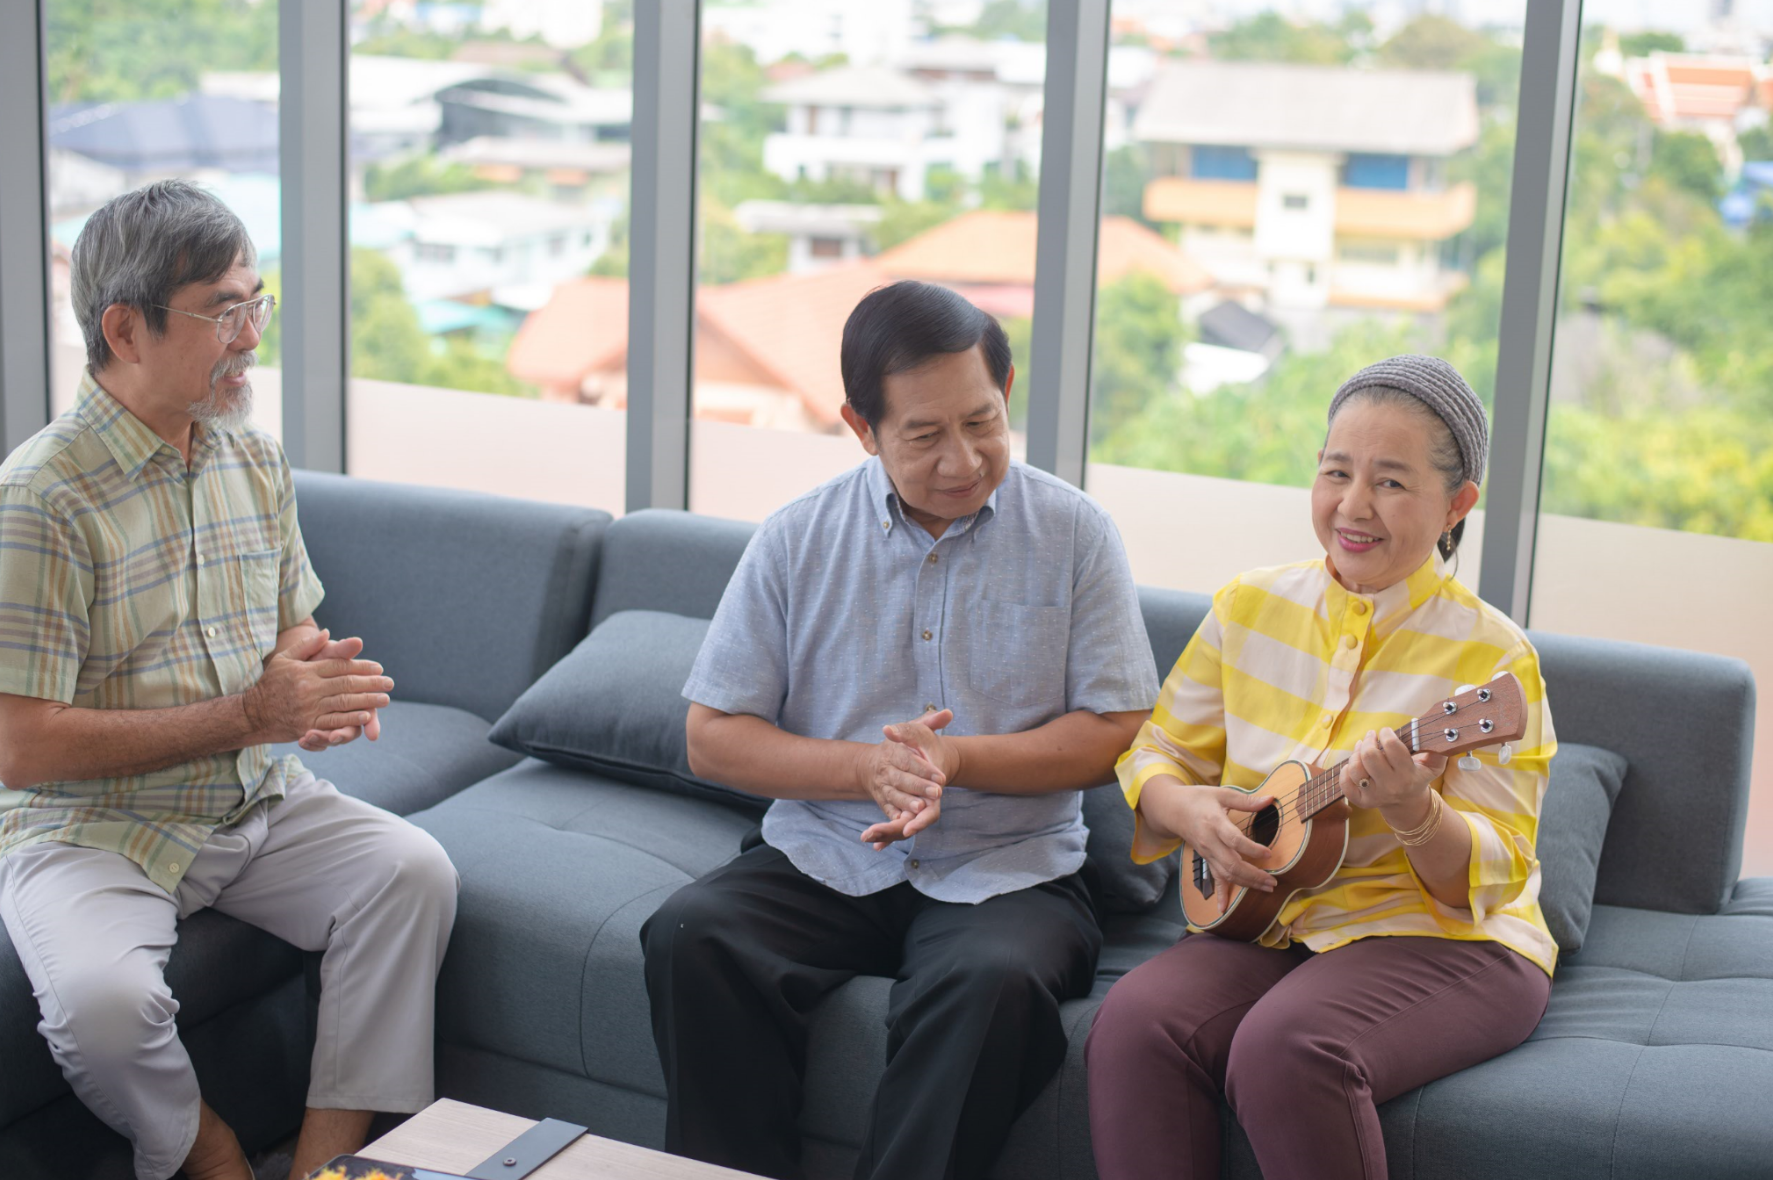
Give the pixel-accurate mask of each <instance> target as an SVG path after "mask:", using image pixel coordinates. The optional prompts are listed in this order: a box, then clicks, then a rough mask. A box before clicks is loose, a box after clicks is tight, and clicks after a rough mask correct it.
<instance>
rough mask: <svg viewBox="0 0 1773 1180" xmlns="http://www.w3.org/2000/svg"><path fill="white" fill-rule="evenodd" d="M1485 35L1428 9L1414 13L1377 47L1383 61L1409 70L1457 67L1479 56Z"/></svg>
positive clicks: (1486, 42)
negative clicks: (1420, 14)
mask: <svg viewBox="0 0 1773 1180" xmlns="http://www.w3.org/2000/svg"><path fill="white" fill-rule="evenodd" d="M1490 45H1491V41H1490V39H1489V38H1488V37H1486V36H1484V35H1483V34H1482V33H1480V32H1478V31H1476V30H1475V29H1468V28H1466V27H1465V26H1464V25H1462V24H1460V23H1459V22H1458V21H1455V20H1450V19H1448V18H1447V17H1444V16H1436V15H1434V14H1433V13H1427V14H1424V15H1422V16H1419V17H1416V18H1415V19H1414V20H1412V21H1410V22H1409V23H1408V24H1406V25H1404V26H1403V27H1402V28H1400V29H1398V31H1397V32H1395V33H1393V34H1392V35H1391V38H1390V40H1388V41H1386V42H1385V43H1384V44H1383V45H1381V46H1380V47H1379V60H1380V62H1382V63H1383V64H1385V65H1388V66H1395V67H1399V68H1402V69H1410V70H1457V69H1462V68H1464V66H1465V65H1466V63H1467V62H1469V61H1471V60H1472V59H1474V58H1476V57H1479V56H1481V55H1482V54H1483V53H1484V51H1485V50H1487V49H1488V48H1489V47H1490Z"/></svg>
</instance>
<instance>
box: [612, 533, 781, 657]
mask: <svg viewBox="0 0 1773 1180" xmlns="http://www.w3.org/2000/svg"><path fill="white" fill-rule="evenodd" d="M756 531H757V526H756V525H753V524H746V523H745V522H743V521H738V520H720V519H717V518H716V517H712V516H697V515H695V514H694V513H690V512H678V511H674V510H672V509H668V508H646V509H642V510H641V511H639V512H630V513H629V514H628V515H626V516H624V517H622V519H620V520H618V521H616V522H615V523H614V524H612V525H611V526H610V527H609V531H608V533H607V534H606V535H605V536H604V539H603V561H602V562H601V564H600V566H599V568H598V571H597V598H596V601H595V602H594V603H593V606H592V613H591V625H592V626H593V627H595V626H596V625H597V624H599V623H601V622H603V620H605V619H607V618H609V617H610V616H611V615H613V614H615V613H616V612H617V611H620V610H662V611H669V612H670V613H671V614H674V615H688V616H690V617H692V618H698V619H712V618H713V617H714V608H715V607H717V606H719V605H720V596H721V594H722V593H723V592H724V591H725V590H726V584H727V581H728V579H730V578H731V577H732V576H733V570H735V569H737V568H738V565H739V557H740V556H741V555H742V554H743V553H744V552H745V545H746V544H747V543H748V542H749V541H750V540H751V534H752V533H754V532H756Z"/></svg>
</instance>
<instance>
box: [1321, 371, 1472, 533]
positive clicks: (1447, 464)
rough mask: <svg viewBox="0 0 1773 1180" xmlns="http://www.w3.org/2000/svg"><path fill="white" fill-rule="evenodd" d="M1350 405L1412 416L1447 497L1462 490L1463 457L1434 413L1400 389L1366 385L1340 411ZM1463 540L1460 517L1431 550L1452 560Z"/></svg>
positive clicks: (1443, 422) (1463, 530) (1450, 428)
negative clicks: (1424, 429)
mask: <svg viewBox="0 0 1773 1180" xmlns="http://www.w3.org/2000/svg"><path fill="white" fill-rule="evenodd" d="M1354 402H1371V403H1373V404H1374V405H1381V406H1402V407H1403V408H1404V409H1406V410H1409V411H1411V412H1413V413H1414V414H1415V415H1416V416H1417V417H1418V418H1421V419H1422V420H1423V421H1424V422H1426V423H1428V424H1429V425H1428V461H1429V463H1430V464H1432V465H1433V467H1434V469H1435V470H1436V471H1438V472H1440V476H1441V482H1442V483H1443V484H1445V485H1446V488H1447V491H1448V493H1449V494H1452V493H1456V492H1458V491H1459V489H1460V488H1462V487H1464V486H1465V456H1464V455H1462V454H1461V453H1460V451H1459V442H1458V440H1457V439H1455V438H1454V437H1453V428H1452V427H1450V426H1448V425H1447V423H1446V420H1445V419H1443V418H1442V417H1441V416H1440V415H1439V414H1437V413H1435V412H1434V408H1433V407H1432V406H1429V405H1427V404H1426V403H1424V402H1423V400H1422V399H1421V398H1419V397H1416V396H1415V395H1414V394H1411V393H1407V392H1405V391H1404V390H1402V389H1393V388H1392V387H1391V386H1389V385H1369V386H1366V387H1365V388H1363V389H1357V390H1355V391H1354V392H1353V393H1351V394H1349V395H1348V401H1347V402H1345V403H1343V407H1344V408H1346V407H1347V406H1348V405H1350V404H1353V403H1354ZM1464 536H1465V518H1464V517H1460V518H1459V523H1458V524H1456V525H1454V526H1453V530H1452V532H1450V533H1443V534H1442V535H1441V536H1440V537H1437V538H1436V539H1435V542H1434V547H1435V548H1436V549H1438V550H1439V551H1440V555H1441V557H1442V558H1443V559H1450V558H1452V556H1453V554H1455V553H1457V552H1458V551H1459V542H1460V540H1461V538H1463V537H1464Z"/></svg>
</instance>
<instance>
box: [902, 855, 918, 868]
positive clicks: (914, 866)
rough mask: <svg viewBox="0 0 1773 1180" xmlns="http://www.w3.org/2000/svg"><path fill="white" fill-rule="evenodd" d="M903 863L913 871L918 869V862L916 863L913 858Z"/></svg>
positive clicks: (915, 859)
mask: <svg viewBox="0 0 1773 1180" xmlns="http://www.w3.org/2000/svg"><path fill="white" fill-rule="evenodd" d="M905 863H906V864H908V865H910V866H911V867H912V868H914V869H915V868H917V867H918V863H919V862H918V859H917V858H916V857H915V856H914V857H912V858H911V859H910V860H908V861H906V862H905Z"/></svg>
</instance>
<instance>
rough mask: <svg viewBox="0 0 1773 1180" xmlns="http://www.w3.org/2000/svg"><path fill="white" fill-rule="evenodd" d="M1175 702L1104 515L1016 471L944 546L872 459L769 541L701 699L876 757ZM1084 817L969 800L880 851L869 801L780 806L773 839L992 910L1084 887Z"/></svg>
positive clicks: (704, 657) (790, 849)
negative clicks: (936, 716) (904, 736)
mask: <svg viewBox="0 0 1773 1180" xmlns="http://www.w3.org/2000/svg"><path fill="white" fill-rule="evenodd" d="M1157 691H1158V681H1157V667H1156V665H1155V663H1154V662H1153V660H1152V656H1151V645H1150V642H1149V640H1148V639H1147V638H1146V634H1145V625H1144V619H1143V616H1142V615H1141V614H1140V613H1139V598H1138V593H1137V591H1136V589H1135V588H1134V585H1133V578H1132V573H1131V571H1130V570H1129V569H1128V568H1127V558H1126V552H1125V550H1124V549H1123V548H1122V547H1121V541H1120V534H1119V532H1117V531H1116V529H1115V527H1114V522H1113V521H1112V520H1110V519H1109V516H1108V514H1107V512H1105V511H1104V510H1103V509H1102V507H1101V506H1100V505H1099V504H1097V503H1096V502H1095V501H1094V500H1092V499H1090V498H1089V497H1088V496H1086V495H1084V493H1082V492H1080V491H1078V490H1077V489H1076V488H1074V487H1072V486H1071V485H1070V484H1068V483H1065V482H1064V481H1062V480H1059V479H1057V478H1055V477H1053V476H1051V475H1048V474H1046V473H1045V472H1043V471H1039V470H1037V469H1035V468H1032V467H1027V466H1024V465H1023V464H1021V463H1011V464H1010V469H1009V472H1008V474H1007V475H1006V476H1005V478H1004V481H1003V483H1002V484H1001V485H1000V486H999V487H998V489H997V491H996V492H994V493H992V496H991V498H990V499H989V500H987V501H986V503H985V506H984V507H983V508H981V509H980V510H979V511H978V512H977V513H975V514H974V515H972V516H969V517H963V518H962V519H960V520H957V521H955V522H954V523H952V524H950V525H949V526H948V528H947V530H946V531H945V532H944V533H943V534H942V537H941V539H939V540H932V539H931V537H930V534H929V533H928V532H927V531H925V530H924V529H923V527H922V526H920V525H918V524H916V523H915V522H913V521H911V520H909V519H908V518H907V517H906V516H905V515H904V513H903V512H902V511H901V510H900V506H899V499H898V496H897V494H896V493H895V492H894V491H893V486H892V481H891V480H890V479H888V477H887V475H886V472H885V470H884V469H883V468H882V467H881V465H880V460H879V459H869V460H868V461H867V462H866V463H864V464H862V465H861V466H860V467H857V468H855V469H854V470H852V471H849V472H846V473H844V474H843V475H840V476H838V477H837V478H836V479H834V480H832V481H830V482H829V483H826V484H824V485H823V486H821V487H818V488H815V489H814V490H813V491H811V492H808V493H807V494H806V495H804V496H802V497H800V498H799V499H798V500H795V501H793V502H792V503H790V504H788V505H787V506H785V507H783V508H782V509H780V510H779V511H777V512H775V513H774V514H773V515H771V516H770V518H769V519H768V520H766V521H764V522H763V524H762V526H761V527H759V529H758V530H757V533H756V535H755V536H754V537H753V538H752V539H751V544H750V545H749V546H748V547H747V548H746V550H745V555H744V557H743V558H742V559H741V560H740V562H739V567H738V569H737V571H735V572H734V574H733V578H732V581H731V582H730V583H729V584H728V585H727V588H726V593H725V595H724V596H723V597H722V598H721V600H720V609H719V610H717V611H716V612H715V615H714V621H713V623H712V624H711V625H710V626H709V629H708V637H707V639H706V640H705V641H704V642H703V645H702V650H701V652H700V654H699V655H698V656H697V658H696V663H695V667H694V668H693V669H692V670H691V672H690V678H689V683H687V684H686V685H685V686H684V689H683V695H684V696H686V697H688V698H689V699H690V700H692V701H697V702H700V703H701V704H704V705H707V706H708V707H709V708H712V709H718V710H720V711H721V712H723V713H748V714H752V715H754V716H757V717H761V718H763V719H764V720H765V721H768V722H770V723H772V724H774V725H777V726H779V727H781V728H782V729H785V730H787V731H788V732H790V733H796V734H800V735H802V736H805V737H812V738H827V739H839V740H848V741H857V742H878V741H880V740H882V738H881V726H882V725H887V724H891V723H893V722H899V721H908V720H910V719H912V718H915V717H917V716H918V715H919V714H921V713H923V712H925V711H926V710H929V709H935V708H947V709H952V710H953V711H954V721H953V723H952V724H951V725H949V726H948V728H947V730H946V731H945V732H947V733H949V734H952V735H955V736H966V735H972V734H1002V733H1019V732H1021V731H1023V730H1028V729H1034V728H1035V727H1037V726H1040V725H1044V724H1045V723H1047V722H1049V721H1051V720H1053V719H1054V718H1056V717H1059V716H1062V715H1063V714H1065V713H1069V712H1073V711H1075V710H1079V709H1084V710H1089V711H1090V712H1093V713H1117V712H1127V711H1133V710H1138V711H1140V712H1145V711H1149V710H1150V709H1151V706H1152V703H1153V702H1154V701H1155V700H1156V699H1157ZM1079 785H1080V786H1083V785H1086V784H1079ZM1079 803H1080V797H1079V795H1078V794H1077V792H1075V791H1063V792H1059V793H1057V794H1049V795H999V794H989V793H985V792H978V791H969V790H965V789H963V788H959V787H952V786H951V787H949V788H948V789H947V790H946V791H944V792H943V796H942V815H941V818H940V819H938V820H937V821H936V823H935V824H934V825H933V826H931V827H930V828H927V829H926V830H924V831H923V832H921V833H919V834H918V835H917V836H916V837H915V838H913V839H912V840H909V841H900V842H898V843H896V844H891V845H889V846H888V847H887V848H886V849H885V850H884V851H880V852H877V851H875V850H874V849H873V848H872V847H870V846H869V845H867V844H864V843H862V842H861V839H860V837H861V834H862V832H863V830H864V829H866V828H867V827H868V826H869V825H871V824H874V823H878V822H880V821H881V819H882V818H883V817H882V815H881V812H880V809H879V808H878V807H877V806H875V804H874V803H873V802H872V801H871V800H842V801H835V800H806V799H778V800H777V801H776V802H775V803H773V804H772V805H771V806H770V809H769V812H768V813H767V814H766V815H765V816H764V821H763V836H764V839H765V840H766V841H767V842H768V843H769V844H771V845H772V846H773V847H775V848H778V849H780V850H781V851H782V852H783V853H784V854H786V855H787V857H788V859H789V860H791V861H792V862H793V863H794V864H795V866H796V867H797V868H799V869H800V870H801V871H802V872H804V873H806V874H807V875H808V876H810V877H812V878H814V879H815V880H817V881H820V882H822V883H824V884H825V885H828V886H830V887H831V888H832V889H835V890H837V891H838V892H839V893H844V894H848V895H849V896H852V897H861V896H865V895H867V894H870V893H876V892H879V891H880V890H882V889H887V888H890V887H891V886H893V885H896V884H898V883H899V882H901V881H910V882H911V884H912V886H913V887H914V888H916V889H917V890H918V891H919V892H921V893H923V894H926V895H927V896H929V897H932V898H935V899H937V900H940V901H953V902H980V901H984V900H985V899H987V898H990V897H995V896H997V895H998V894H1000V893H1009V892H1011V891H1013V890H1017V889H1026V888H1028V887H1030V886H1033V885H1038V884H1040V883H1041V882H1043V881H1051V880H1055V879H1057V878H1059V877H1063V876H1066V875H1067V874H1070V873H1074V872H1076V871H1077V870H1078V869H1079V868H1080V867H1081V866H1082V865H1083V860H1084V840H1085V836H1086V831H1085V828H1084V823H1083V815H1082V812H1081V809H1080V806H1079Z"/></svg>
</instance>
